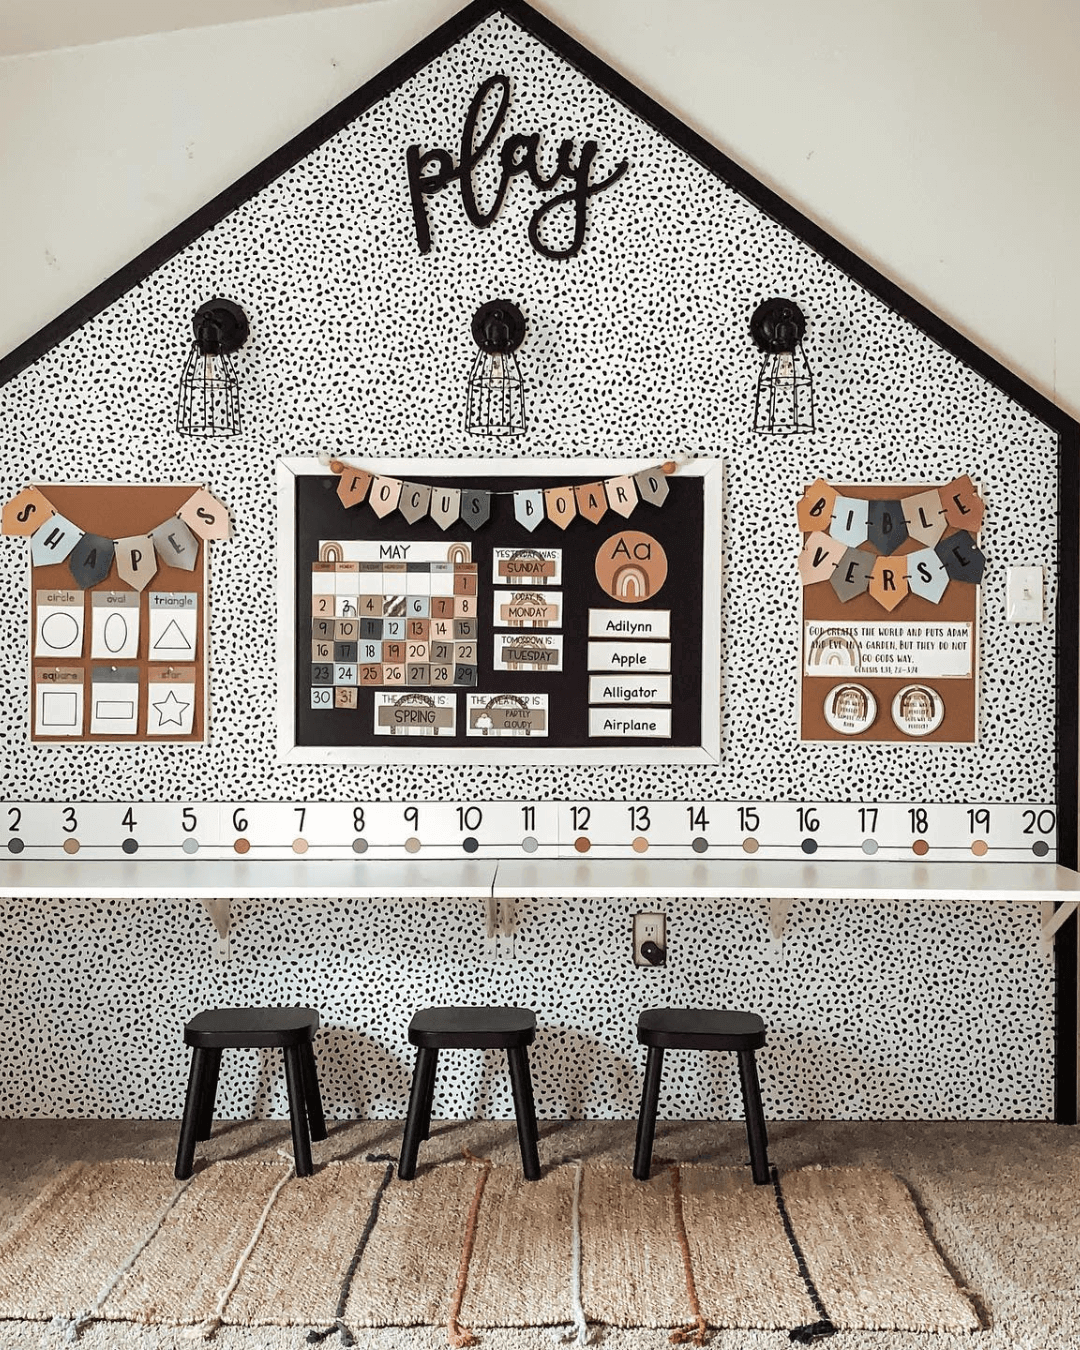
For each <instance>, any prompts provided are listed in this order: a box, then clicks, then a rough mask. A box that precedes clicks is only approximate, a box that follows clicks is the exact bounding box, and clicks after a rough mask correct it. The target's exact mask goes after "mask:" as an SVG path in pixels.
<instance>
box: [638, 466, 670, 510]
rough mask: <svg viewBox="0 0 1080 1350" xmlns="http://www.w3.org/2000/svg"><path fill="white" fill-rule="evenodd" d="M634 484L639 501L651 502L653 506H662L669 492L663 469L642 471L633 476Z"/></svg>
mask: <svg viewBox="0 0 1080 1350" xmlns="http://www.w3.org/2000/svg"><path fill="white" fill-rule="evenodd" d="M634 482H635V483H636V484H637V490H638V496H639V497H640V498H641V500H642V501H643V502H651V503H652V505H653V506H663V504H664V502H665V501H666V500H667V495H668V493H669V492H670V491H671V489H670V488H669V487H668V480H667V474H666V473H664V471H663V469H642V470H641V472H640V473H636V474H634Z"/></svg>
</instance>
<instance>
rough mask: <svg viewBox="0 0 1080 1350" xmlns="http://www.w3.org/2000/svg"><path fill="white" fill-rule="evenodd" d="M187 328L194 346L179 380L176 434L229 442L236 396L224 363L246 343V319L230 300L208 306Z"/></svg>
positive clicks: (235, 422) (231, 371) (235, 423)
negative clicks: (192, 338) (189, 330)
mask: <svg viewBox="0 0 1080 1350" xmlns="http://www.w3.org/2000/svg"><path fill="white" fill-rule="evenodd" d="M191 324H192V327H193V328H194V330H195V341H194V342H193V343H192V344H191V351H190V352H189V353H188V358H187V361H186V362H185V363H184V373H183V374H182V375H181V376H180V394H179V398H178V400H177V405H176V429H177V431H179V432H181V433H182V434H183V435H185V436H235V435H236V434H237V432H238V431H239V430H240V392H239V388H238V385H237V381H236V370H235V368H234V367H233V363H232V361H231V360H230V357H231V356H232V354H233V352H235V351H239V349H240V348H241V347H242V346H243V345H244V343H245V342H246V341H247V338H248V332H249V331H250V330H249V328H248V321H247V315H246V314H245V313H244V311H243V310H242V309H241V308H240V306H239V305H234V304H233V302H232V301H231V300H222V299H216V300H208V301H207V302H206V304H205V305H200V306H199V308H198V309H197V310H196V311H195V315H194V318H193V319H192V321H191Z"/></svg>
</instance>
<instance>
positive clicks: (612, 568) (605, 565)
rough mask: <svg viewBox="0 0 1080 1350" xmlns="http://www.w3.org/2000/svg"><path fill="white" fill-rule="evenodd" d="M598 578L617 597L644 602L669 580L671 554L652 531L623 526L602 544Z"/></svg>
mask: <svg viewBox="0 0 1080 1350" xmlns="http://www.w3.org/2000/svg"><path fill="white" fill-rule="evenodd" d="M596 579H597V581H598V582H599V583H600V585H601V587H602V588H603V590H605V591H606V592H607V594H608V595H610V596H611V598H612V599H613V600H619V601H621V602H622V604H624V605H640V604H641V602H642V601H643V600H651V599H652V598H653V596H654V595H655V594H656V593H657V591H658V590H659V589H660V587H661V586H663V584H664V582H665V581H666V580H667V554H666V553H665V552H664V549H663V545H662V544H661V543H660V542H659V540H657V539H654V538H653V537H652V535H651V534H642V533H641V531H640V530H620V531H619V533H618V534H613V535H612V536H611V538H610V539H605V540H604V542H603V543H602V544H601V545H600V549H599V551H598V552H597V555H596Z"/></svg>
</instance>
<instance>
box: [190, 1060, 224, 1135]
mask: <svg viewBox="0 0 1080 1350" xmlns="http://www.w3.org/2000/svg"><path fill="white" fill-rule="evenodd" d="M205 1053H206V1076H205V1079H204V1082H203V1086H202V1090H201V1092H200V1093H199V1097H200V1105H199V1126H198V1129H197V1130H196V1132H195V1138H196V1139H209V1138H210V1132H211V1131H212V1129H213V1127H214V1103H215V1102H216V1101H217V1087H218V1074H219V1073H220V1072H221V1051H220V1050H207V1051H206V1052H205Z"/></svg>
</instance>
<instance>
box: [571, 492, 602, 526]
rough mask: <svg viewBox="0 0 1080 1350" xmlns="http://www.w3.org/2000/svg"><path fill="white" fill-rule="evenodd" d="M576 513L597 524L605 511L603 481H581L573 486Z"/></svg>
mask: <svg viewBox="0 0 1080 1350" xmlns="http://www.w3.org/2000/svg"><path fill="white" fill-rule="evenodd" d="M574 498H575V500H576V501H577V509H578V515H579V516H584V517H585V519H586V520H587V521H589V522H590V524H593V525H598V524H599V523H600V521H601V520H603V518H604V516H605V515H606V513H607V493H606V492H605V491H604V485H603V483H582V484H580V485H579V486H578V487H576V488H574Z"/></svg>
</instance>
